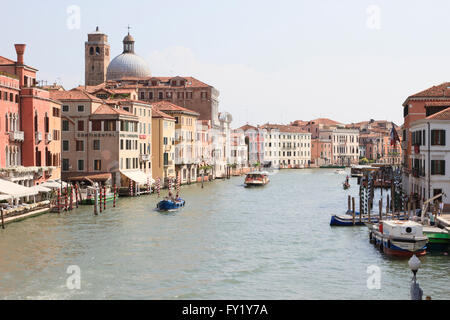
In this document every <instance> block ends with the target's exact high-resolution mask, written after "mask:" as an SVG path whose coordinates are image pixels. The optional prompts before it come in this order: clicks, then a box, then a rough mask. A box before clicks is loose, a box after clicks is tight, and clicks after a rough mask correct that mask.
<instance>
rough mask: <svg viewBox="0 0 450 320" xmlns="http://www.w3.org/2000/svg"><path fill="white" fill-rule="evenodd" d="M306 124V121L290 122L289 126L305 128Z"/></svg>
mask: <svg viewBox="0 0 450 320" xmlns="http://www.w3.org/2000/svg"><path fill="white" fill-rule="evenodd" d="M307 124H308V121H303V120H295V121H292V122H291V126H305V125H307Z"/></svg>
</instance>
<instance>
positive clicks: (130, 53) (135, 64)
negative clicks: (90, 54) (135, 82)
mask: <svg viewBox="0 0 450 320" xmlns="http://www.w3.org/2000/svg"><path fill="white" fill-rule="evenodd" d="M150 76H151V74H150V68H149V66H148V64H147V62H146V61H145V60H144V59H142V58H141V57H139V56H138V55H137V54H135V53H134V38H133V37H132V36H131V35H130V33H128V35H127V36H126V37H125V38H124V39H123V52H122V54H120V55H118V56H117V57H115V58H114V59H113V60H112V61H111V62H110V64H109V66H108V70H107V71H106V80H120V79H122V78H148V77H150Z"/></svg>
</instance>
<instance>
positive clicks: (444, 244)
mask: <svg viewBox="0 0 450 320" xmlns="http://www.w3.org/2000/svg"><path fill="white" fill-rule="evenodd" d="M423 233H424V234H425V235H426V236H427V238H428V244H427V250H428V251H434V252H438V251H449V250H450V232H449V231H448V230H447V229H442V228H438V227H433V226H424V227H423Z"/></svg>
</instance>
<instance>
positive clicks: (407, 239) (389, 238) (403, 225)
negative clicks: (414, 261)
mask: <svg viewBox="0 0 450 320" xmlns="http://www.w3.org/2000/svg"><path fill="white" fill-rule="evenodd" d="M367 226H368V228H369V240H370V241H371V242H372V243H374V244H375V246H377V247H378V248H379V249H380V250H381V251H383V252H384V253H385V254H387V255H390V256H396V257H411V256H412V255H416V256H423V255H425V254H426V249H427V243H428V237H427V236H426V235H425V234H424V232H423V226H422V225H421V224H420V223H417V222H414V221H410V220H406V221H400V220H382V221H381V222H379V223H373V224H369V223H367Z"/></svg>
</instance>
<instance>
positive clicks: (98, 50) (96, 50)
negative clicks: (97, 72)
mask: <svg viewBox="0 0 450 320" xmlns="http://www.w3.org/2000/svg"><path fill="white" fill-rule="evenodd" d="M95 54H96V55H99V54H100V48H99V47H97V48H95Z"/></svg>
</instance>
